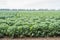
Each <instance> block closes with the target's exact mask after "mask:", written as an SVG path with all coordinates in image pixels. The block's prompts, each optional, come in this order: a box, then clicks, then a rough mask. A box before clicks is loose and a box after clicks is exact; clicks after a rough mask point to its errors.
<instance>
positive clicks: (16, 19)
mask: <svg viewBox="0 0 60 40" xmlns="http://www.w3.org/2000/svg"><path fill="white" fill-rule="evenodd" d="M58 36H59V37H60V11H0V38H3V37H10V38H16V37H17V38H20V37H58Z"/></svg>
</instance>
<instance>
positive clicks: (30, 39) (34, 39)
mask: <svg viewBox="0 0 60 40" xmlns="http://www.w3.org/2000/svg"><path fill="white" fill-rule="evenodd" d="M0 40H60V37H47V38H14V39H12V38H0Z"/></svg>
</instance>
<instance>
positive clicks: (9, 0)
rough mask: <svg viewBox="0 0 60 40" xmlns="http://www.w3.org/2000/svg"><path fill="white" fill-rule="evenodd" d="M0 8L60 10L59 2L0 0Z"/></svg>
mask: <svg viewBox="0 0 60 40" xmlns="http://www.w3.org/2000/svg"><path fill="white" fill-rule="evenodd" d="M0 8H5V9H6V8H7V9H60V0H0Z"/></svg>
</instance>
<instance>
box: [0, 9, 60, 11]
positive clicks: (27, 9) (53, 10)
mask: <svg viewBox="0 0 60 40" xmlns="http://www.w3.org/2000/svg"><path fill="white" fill-rule="evenodd" d="M3 10H5V11H60V9H58V10H56V9H0V11H3Z"/></svg>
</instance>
